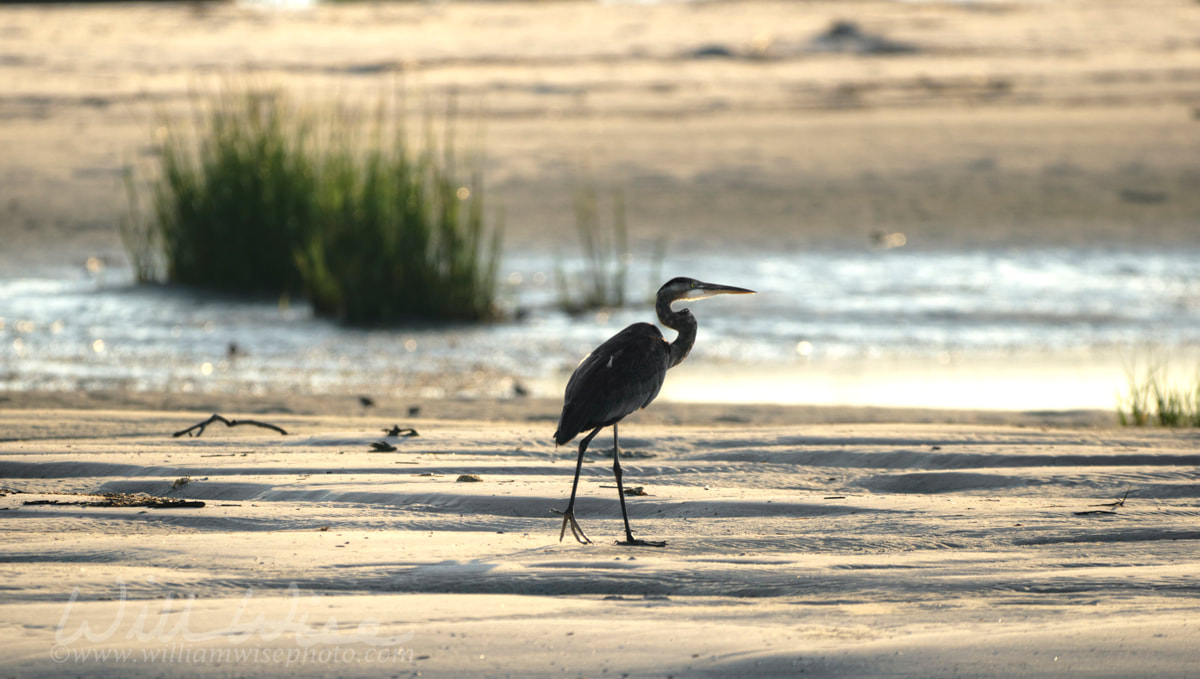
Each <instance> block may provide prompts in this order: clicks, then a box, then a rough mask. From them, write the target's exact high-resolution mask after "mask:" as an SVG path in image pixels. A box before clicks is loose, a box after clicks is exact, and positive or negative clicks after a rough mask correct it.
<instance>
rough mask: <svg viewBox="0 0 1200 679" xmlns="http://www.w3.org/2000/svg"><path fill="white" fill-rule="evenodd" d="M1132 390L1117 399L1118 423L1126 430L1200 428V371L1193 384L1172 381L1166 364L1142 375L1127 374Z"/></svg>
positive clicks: (1133, 368)
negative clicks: (1155, 427) (1139, 428)
mask: <svg viewBox="0 0 1200 679" xmlns="http://www.w3.org/2000/svg"><path fill="white" fill-rule="evenodd" d="M1125 375H1126V380H1127V382H1128V387H1127V389H1128V391H1127V392H1126V393H1124V394H1119V395H1118V396H1117V420H1118V422H1120V424H1121V426H1124V427H1146V426H1160V427H1200V368H1197V370H1196V376H1195V377H1194V378H1193V380H1192V382H1191V384H1178V383H1175V382H1172V381H1170V380H1169V378H1168V376H1167V368H1166V365H1165V364H1162V363H1154V364H1151V365H1150V366H1149V367H1147V368H1146V370H1145V371H1144V372H1141V373H1139V372H1138V370H1137V367H1136V366H1130V367H1129V368H1127V369H1126V371H1125Z"/></svg>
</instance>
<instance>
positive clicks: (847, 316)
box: [0, 249, 1200, 408]
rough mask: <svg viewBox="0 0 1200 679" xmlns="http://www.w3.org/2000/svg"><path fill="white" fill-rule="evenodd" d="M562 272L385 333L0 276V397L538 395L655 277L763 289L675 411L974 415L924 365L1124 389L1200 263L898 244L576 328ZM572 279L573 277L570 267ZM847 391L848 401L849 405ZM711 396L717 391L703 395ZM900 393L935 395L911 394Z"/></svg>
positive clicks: (702, 364)
mask: <svg viewBox="0 0 1200 679" xmlns="http://www.w3.org/2000/svg"><path fill="white" fill-rule="evenodd" d="M557 261H558V260H556V258H555V257H554V256H552V255H549V254H539V253H532V254H531V253H510V255H509V256H508V257H506V258H505V260H504V263H505V268H504V271H503V272H502V275H501V281H502V283H503V285H502V287H503V293H502V299H503V304H504V305H505V306H506V308H507V309H508V310H509V311H510V312H512V313H514V315H516V313H515V312H517V311H518V310H519V311H520V312H521V313H520V314H519V316H520V320H513V321H507V322H501V323H495V324H488V325H480V326H458V327H444V326H420V327H410V328H397V329H387V330H380V329H375V330H363V329H353V328H345V327H341V326H339V325H338V324H336V323H333V322H329V321H325V320H321V319H316V318H313V316H312V314H311V311H310V310H309V309H308V307H307V306H306V305H304V304H303V303H297V302H292V303H287V302H282V301H247V300H241V299H230V298H223V297H216V296H205V295H198V294H196V293H194V292H191V291H186V290H179V289H175V288H165V287H156V286H143V287H138V286H134V285H131V283H130V280H131V275H130V272H129V271H128V270H127V269H124V268H119V267H118V268H109V269H106V270H102V271H100V272H98V273H87V272H84V271H81V270H75V269H71V270H65V269H64V270H60V271H54V272H46V271H38V272H36V273H34V274H31V275H30V276H29V277H18V276H14V277H8V278H0V390H8V391H21V390H28V389H57V390H76V389H87V390H95V389H116V388H125V389H135V390H169V391H203V392H249V393H266V392H280V391H298V392H303V393H335V394H336V393H346V394H359V393H362V394H372V395H376V396H387V395H396V396H399V395H403V396H427V397H436V396H467V397H472V396H504V395H510V394H512V393H513V390H514V385H515V384H516V383H518V382H519V383H521V384H523V385H525V386H526V387H528V388H530V389H532V391H533V392H534V393H535V394H536V395H545V396H551V395H556V394H557V393H559V391H560V390H561V388H562V383H563V382H565V374H566V373H567V372H569V370H570V369H571V368H572V367H573V366H574V364H575V363H576V362H577V361H578V360H579V358H580V357H581V356H583V355H584V354H585V353H586V352H587V351H589V350H590V349H591V348H592V347H593V346H595V345H596V344H598V343H599V342H601V341H603V340H604V339H605V338H606V337H608V336H609V335H611V334H612V333H614V332H616V331H617V330H619V329H620V328H622V327H624V326H625V325H627V324H629V323H632V322H636V321H643V320H651V318H650V317H651V314H652V312H651V307H650V306H649V304H648V299H649V297H650V295H651V293H652V290H653V285H652V284H651V282H650V280H651V278H652V277H653V278H654V280H655V281H656V282H657V281H658V280H660V279H666V278H669V277H671V276H674V275H690V276H693V277H697V278H701V279H704V280H710V281H713V282H719V283H727V284H731V285H740V286H745V287H750V288H754V289H756V290H758V292H759V294H757V295H755V296H753V297H741V296H738V297H732V296H731V297H720V298H714V299H711V300H705V301H703V302H698V303H695V306H694V308H693V310H694V311H695V312H696V314H697V317H698V319H699V321H700V335H699V339H698V341H697V345H696V348H695V349H694V351H693V352H692V355H691V357H690V358H689V371H687V372H688V373H690V374H691V375H692V381H691V382H688V381H687V378H683V379H682V380H676V379H675V378H673V381H678V382H679V383H680V385H690V386H687V387H686V388H683V389H677V390H674V391H672V390H671V389H670V388H668V390H667V391H666V392H664V396H665V397H670V398H677V399H688V398H692V399H696V400H711V399H713V398H719V399H725V400H737V401H747V400H751V401H752V400H758V401H778V402H809V403H813V402H816V403H820V402H829V403H874V404H881V405H904V404H909V405H926V406H942V407H954V406H963V407H968V406H969V407H984V406H987V405H988V404H989V401H988V400H987V398H986V397H987V393H986V392H987V388H986V387H985V388H983V389H982V391H983V393H982V394H980V393H978V392H979V390H972V391H974V392H975V396H976V397H978V398H975V399H968V400H967V401H969V402H967V401H964V397H963V395H962V394H961V393H960V392H956V391H955V390H950V391H949V392H946V393H944V394H942V396H938V395H937V393H938V392H939V391H946V390H945V389H942V388H940V387H937V384H938V380H939V379H943V378H945V374H942V376H941V377H940V378H939V377H938V375H937V374H936V373H937V369H938V367H939V366H942V367H947V366H948V367H951V368H953V369H954V371H955V372H954V375H955V380H960V381H961V380H965V379H971V378H970V376H969V375H968V376H966V377H964V376H963V366H970V365H977V366H991V367H992V369H994V370H999V371H1001V372H1004V371H1006V370H1016V371H1017V372H1018V373H1020V371H1021V369H1022V367H1024V368H1026V369H1027V370H1034V373H1035V374H1036V373H1037V370H1041V369H1040V368H1037V369H1034V368H1036V366H1038V365H1043V366H1044V365H1050V366H1058V367H1059V368H1062V369H1064V370H1068V369H1069V370H1073V369H1075V368H1078V367H1079V365H1082V364H1087V363H1088V362H1089V361H1090V360H1091V359H1093V358H1095V359H1097V360H1099V359H1100V358H1103V359H1104V360H1105V361H1107V362H1108V363H1107V364H1106V366H1105V370H1106V371H1108V372H1109V373H1110V374H1111V381H1112V383H1113V384H1120V383H1121V382H1122V381H1123V379H1124V377H1123V376H1122V375H1121V374H1120V370H1119V368H1113V366H1112V365H1111V362H1112V357H1114V356H1119V357H1128V358H1129V359H1133V358H1135V357H1137V356H1142V355H1149V354H1153V355H1156V356H1160V357H1167V358H1169V357H1172V356H1180V355H1190V352H1194V350H1195V348H1196V347H1198V346H1200V251H1140V252H1130V251H1114V250H1091V251H1088V250H1030V251H969V252H920V251H908V250H903V249H901V250H891V251H855V252H813V253H784V254H781V253H758V254H755V255H745V256H738V257H736V258H733V259H726V258H725V257H723V256H721V255H712V254H701V255H693V256H678V257H669V258H668V259H667V260H666V261H664V262H662V263H660V264H652V263H649V262H645V261H639V260H634V261H632V262H631V263H630V273H629V276H628V289H629V294H630V295H631V296H632V297H634V298H636V299H645V300H647V303H646V304H642V303H637V304H634V305H631V306H630V307H628V308H625V309H620V310H616V311H614V312H612V313H608V312H601V313H593V314H588V315H586V316H582V317H572V316H569V315H567V314H565V313H562V312H561V311H559V310H557V308H556V301H557V294H558V293H557V290H556V287H555V284H554V280H555V274H554V271H555V266H556V264H557ZM575 264H577V263H574V262H566V265H567V268H568V270H571V267H572V266H573V265H575ZM34 276H36V277H34ZM655 284H657V283H655ZM668 334H669V333H668ZM1093 362H1094V361H1093ZM1030 366H1033V367H1034V368H1031V367H1030ZM930 367H932V372H929V371H927V370H926V369H927V368H930ZM923 371H925V372H923ZM1060 372H1061V371H1060ZM943 373H944V371H943ZM680 374H682V371H681V373H680ZM714 374H716V375H719V376H720V377H722V378H724V379H720V380H713V379H710V378H711V377H712V376H713V375H714ZM737 374H744V375H751V376H753V375H757V376H758V377H757V378H756V380H748V381H745V382H744V386H743V387H742V390H741V392H740V393H738V392H737V389H738V388H737V386H736V384H737V380H730V379H729V376H730V375H737ZM898 375H902V377H898ZM1049 376H1050V378H1052V379H1053V380H1054V381H1056V382H1061V381H1063V380H1064V376H1063V375H1060V374H1058V373H1055V372H1053V371H1051V373H1049ZM1010 377H1011V376H1010ZM897 379H899V380H900V384H899V385H895V384H893V385H891V386H890V387H889V386H888V384H887V382H888V381H889V380H890V381H892V382H895V381H896V380H897ZM1021 379H1028V378H1021ZM839 380H840V381H841V382H839ZM846 380H850V381H851V382H853V383H855V384H858V385H860V386H861V387H862V388H860V389H849V390H848V389H846V388H844V387H845V385H844V384H842V383H844V382H845V381H846ZM1065 380H1066V381H1067V382H1070V381H1071V380H1070V379H1069V377H1066V378H1065ZM704 381H708V382H709V383H711V384H715V385H717V386H716V387H713V388H715V389H717V390H718V391H717V393H713V392H712V389H711V388H710V389H709V390H707V391H706V390H704V389H699V390H698V389H697V387H700V386H702V384H701V383H702V382H704ZM801 381H803V382H805V383H806V384H807V386H805V385H802V384H799V382H801ZM909 383H923V384H924V386H925V387H929V386H930V385H934V387H935V388H932V389H929V388H927V389H925V390H924V391H925V392H927V393H925V394H924V395H922V396H918V395H917V394H916V390H915V389H914V388H912V384H909ZM771 384H773V385H774V386H773V387H772V386H771ZM906 384H909V386H905V385H906ZM839 385H841V386H839ZM669 386H670V384H669ZM1060 386H1061V385H1060ZM814 387H815V388H814ZM731 390H732V391H731ZM1022 390H1023V391H1025V392H1026V394H1027V397H1029V398H1028V400H1026V401H1023V402H1021V404H1005V403H994V402H993V403H991V405H993V406H997V407H1063V408H1069V407H1096V406H1099V407H1109V406H1111V405H1112V402H1113V401H1112V399H1113V390H1112V389H1107V390H1106V391H1105V392H1104V393H1103V394H1102V395H1099V396H1097V395H1096V394H1091V396H1090V397H1089V395H1088V393H1089V392H1093V391H1095V387H1094V385H1093V383H1091V382H1088V381H1087V380H1081V381H1080V386H1079V388H1078V389H1075V390H1074V392H1079V393H1072V391H1071V390H1068V391H1066V392H1063V393H1057V392H1056V393H1054V394H1053V395H1052V396H1051V395H1049V394H1043V396H1046V397H1047V398H1048V399H1049V400H1047V398H1041V399H1039V394H1038V391H1039V390H1038V388H1037V387H1036V385H1029V387H1028V388H1024V389H1022ZM1101 397H1102V398H1101ZM939 398H940V399H942V401H943V402H938V399H939ZM1017 398H1018V399H1019V398H1020V397H1019V396H1018V397H1017Z"/></svg>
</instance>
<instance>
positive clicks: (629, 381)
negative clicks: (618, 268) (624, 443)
mask: <svg viewBox="0 0 1200 679" xmlns="http://www.w3.org/2000/svg"><path fill="white" fill-rule="evenodd" d="M750 294H754V291H753V290H747V289H745V288H735V287H733V286H730V285H715V284H713V283H704V282H701V281H698V280H695V279H692V278H672V279H671V280H669V281H667V283H666V284H664V285H663V286H662V287H661V288H659V290H658V295H657V298H656V300H655V304H654V310H655V312H657V314H658V320H659V322H661V323H662V324H663V325H665V326H667V327H668V328H671V329H672V330H675V331H676V332H677V333H679V334H678V336H676V338H675V341H674V342H667V340H666V339H665V338H663V335H662V332H661V331H659V329H658V328H656V327H655V326H654V325H652V324H650V323H634V324H633V325H631V326H629V327H628V328H625V329H624V330H622V331H621V332H619V333H617V334H616V335H613V336H612V337H610V338H609V339H608V340H607V341H606V342H604V344H601V345H600V346H598V347H596V349H595V350H593V351H592V353H590V354H588V355H587V356H585V357H584V358H583V360H582V361H580V362H579V366H578V367H576V368H575V372H574V373H572V375H571V379H570V380H568V381H567V390H566V394H565V395H564V398H563V409H562V415H561V416H559V418H558V430H557V431H555V432H554V443H555V445H560V446H561V445H563V444H564V443H567V442H569V441H570V440H571V439H573V438H575V437H576V436H577V435H578V434H580V433H582V432H585V431H590V433H589V434H588V435H587V436H584V437H583V439H582V440H580V441H579V459H578V460H576V462H575V480H574V481H572V482H571V500H570V501H569V502H568V503H567V509H566V511H558V510H557V509H552V510H551V511H552V512H554V513H555V514H559V515H561V516H562V517H563V523H562V530H561V531H559V534H558V540H559V542H561V541H562V539H563V537H564V536H565V535H566V534H567V527H568V526H570V528H571V534H572V535H574V536H575V539H576V540H578V541H579V542H580V543H582V544H589V543H590V542H591V540H590V539H588V536H587V535H586V534H584V532H583V529H582V528H580V526H579V522H578V521H576V520H575V492H576V491H577V490H578V489H579V471H580V469H581V468H582V467H583V455H584V453H586V452H587V447H588V444H589V443H591V442H592V439H593V438H595V437H596V434H599V433H600V430H601V429H603V428H605V427H608V426H611V427H612V431H613V475H614V476H615V477H616V479H617V497H618V498H620V500H621V518H622V519H624V520H625V541H624V542H620V543H618V544H622V545H641V546H647V547H663V546H665V545H666V544H667V543H666V542H659V541H652V540H638V539H636V538H634V537H633V532H632V531H631V530H630V529H629V513H628V512H627V511H626V509H625V488H624V487H623V486H622V485H621V450H620V444H619V441H618V436H617V423H619V422H620V421H621V420H622V419H623V418H624V417H625V416H626V415H628V414H630V413H632V412H634V411H635V410H638V409H640V408H645V407H646V406H648V405H650V402H651V401H653V400H654V397H656V396H658V392H659V390H660V389H662V385H663V380H664V379H665V378H666V376H667V370H669V369H670V368H674V367H675V366H677V365H679V364H680V363H681V362H682V361H683V359H685V358H687V355H688V353H689V352H690V351H691V350H692V345H693V344H695V342H696V328H697V326H696V318H695V317H694V316H692V312H691V311H690V310H689V309H686V308H683V309H680V310H678V311H675V310H674V309H672V308H671V305H672V304H673V303H675V302H679V301H684V300H696V299H704V298H706V297H713V296H715V295H750Z"/></svg>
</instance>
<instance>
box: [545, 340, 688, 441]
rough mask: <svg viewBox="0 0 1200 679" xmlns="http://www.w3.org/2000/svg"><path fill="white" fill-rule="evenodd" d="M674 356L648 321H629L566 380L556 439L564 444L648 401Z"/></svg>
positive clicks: (607, 424)
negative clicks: (631, 322) (627, 325)
mask: <svg viewBox="0 0 1200 679" xmlns="http://www.w3.org/2000/svg"><path fill="white" fill-rule="evenodd" d="M670 360H671V349H670V345H669V344H668V343H667V341H666V339H664V338H663V335H662V332H661V331H659V329H658V328H656V327H654V326H653V325H651V324H649V323H636V324H634V325H631V326H629V327H628V328H625V329H624V330H622V331H621V332H619V333H617V334H616V335H613V337H612V338H611V339H609V340H608V341H607V342H605V343H604V344H601V345H600V346H599V347H596V349H595V351H593V352H592V353H590V354H588V355H587V356H586V357H584V359H583V360H582V361H580V363H579V366H578V367H577V368H575V372H574V373H573V374H572V375H571V379H570V380H569V381H568V382H567V390H566V394H565V396H564V399H563V409H562V416H561V417H559V420H558V430H557V431H555V432H554V442H555V443H556V444H558V445H562V444H564V443H566V442H568V441H570V440H571V439H573V438H575V437H576V436H577V435H578V434H579V433H580V432H583V431H588V430H591V429H595V428H596V427H607V426H609V425H612V424H615V423H617V422H619V421H620V420H621V418H623V417H625V416H626V415H628V414H630V413H632V412H634V411H636V410H639V409H641V408H645V407H646V406H648V405H650V403H651V402H652V401H653V400H654V398H655V397H656V396H658V392H659V391H660V390H661V389H662V385H663V382H664V380H665V378H666V376H667V368H668V367H669V364H670ZM601 395H602V396H603V398H599V397H600V396H601Z"/></svg>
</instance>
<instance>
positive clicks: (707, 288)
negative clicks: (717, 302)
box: [658, 276, 754, 303]
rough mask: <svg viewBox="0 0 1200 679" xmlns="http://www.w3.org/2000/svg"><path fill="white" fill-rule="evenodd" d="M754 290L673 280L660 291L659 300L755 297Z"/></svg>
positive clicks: (688, 279)
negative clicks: (728, 296)
mask: <svg viewBox="0 0 1200 679" xmlns="http://www.w3.org/2000/svg"><path fill="white" fill-rule="evenodd" d="M753 294H754V291H753V290H747V289H746V288H738V287H734V286H732V285H718V284H716V283H705V282H704V281H698V280H696V279H694V278H685V277H682V276H681V277H679V278H672V279H671V280H669V281H667V282H666V283H665V284H664V285H663V286H662V287H661V288H659V289H658V298H659V300H664V299H665V300H667V301H668V303H669V302H676V301H680V300H688V299H704V298H706V297H715V296H717V295H753Z"/></svg>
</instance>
